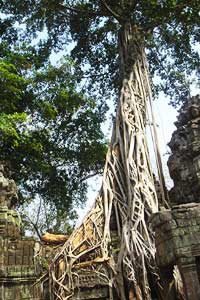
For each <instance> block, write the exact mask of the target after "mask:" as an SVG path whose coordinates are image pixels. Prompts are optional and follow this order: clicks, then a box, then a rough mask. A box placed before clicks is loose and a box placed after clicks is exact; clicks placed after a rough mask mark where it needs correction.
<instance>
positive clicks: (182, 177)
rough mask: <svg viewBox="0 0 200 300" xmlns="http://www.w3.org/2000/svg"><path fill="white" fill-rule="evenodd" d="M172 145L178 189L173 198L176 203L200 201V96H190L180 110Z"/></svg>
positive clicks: (170, 163)
mask: <svg viewBox="0 0 200 300" xmlns="http://www.w3.org/2000/svg"><path fill="white" fill-rule="evenodd" d="M175 125H176V127H177V129H176V131H175V132H174V133H173V135H172V139H171V141H170V143H169V147H170V149H171V151H172V154H171V156H170V158H169V160H168V167H169V172H170V176H171V178H172V179H173V181H174V188H172V189H171V191H170V199H171V200H172V202H173V203H175V204H182V203H188V202H197V201H198V202H200V197H199V195H200V96H199V95H198V96H195V97H192V98H190V99H188V100H187V101H186V102H185V104H184V105H183V106H182V108H181V109H180V112H179V116H178V120H177V122H176V123H175Z"/></svg>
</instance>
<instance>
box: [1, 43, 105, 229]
mask: <svg viewBox="0 0 200 300" xmlns="http://www.w3.org/2000/svg"><path fill="white" fill-rule="evenodd" d="M1 46H2V51H1V54H0V56H1V58H0V74H1V80H0V134H1V140H0V148H1V155H0V159H1V160H3V161H5V162H6V163H7V164H8V165H10V169H11V170H12V172H13V177H14V179H15V180H16V182H17V184H18V185H19V189H20V199H19V200H20V203H21V204H22V203H24V202H26V204H27V202H29V203H30V202H32V201H33V200H34V199H38V201H37V202H40V200H39V199H42V207H44V206H45V207H46V208H48V209H46V214H47V212H48V215H49V213H50V214H51V221H52V216H54V222H52V224H49V227H51V229H54V230H55V229H56V231H59V230H61V228H62V226H61V225H62V224H61V223H63V221H65V223H66V220H69V219H70V218H71V219H73V218H74V217H75V216H76V210H75V209H73V207H74V206H75V205H77V206H78V205H81V204H83V203H84V201H85V200H86V193H87V181H86V180H87V178H89V177H91V176H93V175H96V174H98V173H101V172H102V167H103V161H104V155H105V151H106V143H105V140H104V136H103V133H102V131H101V128H100V124H101V122H102V121H103V119H104V108H103V107H102V106H101V107H98V105H96V104H95V102H94V100H92V99H91V98H89V97H86V96H85V95H84V94H83V93H81V92H78V90H77V83H76V80H75V77H74V75H73V69H74V66H73V64H72V62H71V61H70V60H69V59H68V58H65V59H63V60H62V62H60V63H59V64H58V65H57V66H56V67H55V66H52V65H51V64H50V63H47V64H46V65H45V66H43V67H42V66H41V64H38V65H40V66H41V67H40V68H39V69H38V68H37V67H36V62H37V63H38V59H40V57H39V58H38V55H35V56H34V53H33V50H34V49H32V47H28V48H27V47H25V46H24V48H23V47H20V48H19V49H12V50H10V49H9V47H7V46H6V44H3V43H2V45H1ZM38 207H39V208H41V205H38ZM39 213H41V210H40V211H39V212H38V214H37V215H39ZM32 215H33V214H32ZM47 219H48V218H47ZM62 219H63V221H62ZM43 220H46V218H44V219H43ZM61 221H62V222H61ZM48 223H50V222H47V224H46V226H43V230H44V229H46V230H47V229H50V228H48Z"/></svg>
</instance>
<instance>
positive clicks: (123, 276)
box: [50, 24, 158, 300]
mask: <svg viewBox="0 0 200 300" xmlns="http://www.w3.org/2000/svg"><path fill="white" fill-rule="evenodd" d="M119 51H120V59H121V63H120V65H121V77H122V86H121V91H120V96H119V103H118V108H117V113H116V120H115V123H114V127H113V134H112V139H111V143H110V147H109V150H108V153H107V157H106V163H105V168H104V173H103V179H102V187H101V189H100V192H99V194H98V196H97V198H96V201H95V204H94V206H93V208H92V209H91V210H90V212H89V213H88V214H87V216H86V218H85V219H84V221H83V223H82V225H81V226H80V227H79V228H78V229H76V230H75V231H74V232H73V233H72V235H71V236H70V238H69V239H68V241H67V242H66V243H65V245H64V246H63V249H62V250H61V251H60V252H59V253H58V254H57V255H56V256H55V259H54V261H53V262H52V264H51V267H50V280H51V287H52V290H51V293H52V297H54V298H53V299H63V300H64V299H71V298H73V294H74V292H75V290H76V289H77V288H80V287H82V286H84V276H85V278H86V279H85V280H86V283H85V284H86V286H87V287H88V286H90V285H93V286H94V285H108V287H109V290H110V294H109V297H110V299H116V298H113V288H115V290H116V291H117V294H118V297H119V299H122V300H125V299H127V293H129V296H130V294H131V295H133V297H135V298H133V299H138V300H139V299H140V300H141V299H143V300H145V299H151V291H150V287H149V280H148V278H147V269H148V271H150V273H151V271H152V273H153V272H154V271H155V270H154V266H155V263H154V255H155V246H154V238H153V234H152V232H151V229H150V227H149V225H148V220H149V217H150V216H151V215H152V213H154V212H157V211H158V201H157V196H156V192H155V187H154V182H153V175H152V171H151V167H150V161H149V154H148V149H147V141H146V137H145V122H146V103H147V100H148V97H149V96H150V90H149V87H150V84H149V78H148V70H147V64H146V56H145V51H144V47H143V43H142V39H140V33H139V32H137V31H136V30H135V29H134V28H133V27H131V26H130V25H129V24H127V25H126V26H124V28H123V30H121V32H120V35H119ZM87 278H88V280H87ZM125 286H126V288H125ZM127 291H128V292H127ZM53 295H54V296H53Z"/></svg>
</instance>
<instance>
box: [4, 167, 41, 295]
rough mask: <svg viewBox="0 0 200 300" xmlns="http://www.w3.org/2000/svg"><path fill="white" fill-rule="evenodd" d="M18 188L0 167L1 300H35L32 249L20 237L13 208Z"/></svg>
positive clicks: (18, 219) (17, 215) (20, 224)
mask: <svg viewBox="0 0 200 300" xmlns="http://www.w3.org/2000/svg"><path fill="white" fill-rule="evenodd" d="M16 202H17V187H16V184H15V182H14V181H13V180H12V179H9V178H7V175H6V172H5V170H4V166H3V165H2V164H0V300H14V299H15V300H29V299H30V300H38V299H39V298H38V295H37V292H36V289H35V288H34V282H35V281H36V277H37V274H36V267H35V265H34V245H35V241H34V240H33V239H32V238H25V237H24V236H22V234H21V228H22V222H21V218H20V216H19V214H18V212H17V211H15V210H14V206H15V204H16Z"/></svg>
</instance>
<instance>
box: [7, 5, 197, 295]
mask: <svg viewBox="0 0 200 300" xmlns="http://www.w3.org/2000/svg"><path fill="white" fill-rule="evenodd" d="M199 8H200V4H199V1H195V0H190V1H188V0H185V1H184V0H183V1H179V0H173V1H172V0H165V1H164V0H163V1H155V0H152V1H151V0H150V1H149V0H142V1H137V0H128V1H126V0H119V1H118V0H117V1H112V0H107V1H106V0H99V1H98V0H96V1H84V0H82V1H53V0H51V1H44V0H43V1H35V2H31V5H30V3H29V1H27V2H23V3H22V2H17V3H16V1H5V2H3V3H2V9H3V11H4V12H5V13H11V14H13V16H14V17H15V19H16V20H21V19H23V21H24V22H26V24H27V28H28V30H29V33H30V34H31V33H32V32H36V30H38V29H39V30H41V29H43V28H46V29H47V31H48V33H49V40H48V43H49V45H52V47H58V48H59V47H62V45H63V44H65V43H66V42H68V41H69V39H71V40H73V41H74V42H75V46H74V48H73V50H72V56H73V57H74V58H75V59H76V61H77V63H78V65H79V66H80V69H79V74H82V73H83V72H84V73H85V76H86V77H88V81H87V82H86V85H87V86H88V91H90V92H91V93H93V94H94V95H95V94H96V93H95V91H96V90H97V89H98V90H99V92H100V95H101V96H104V97H107V95H108V93H109V94H110V93H111V91H112V92H113V91H115V94H116V96H118V97H119V101H118V109H117V118H116V122H115V126H114V132H113V136H112V142H111V147H110V151H109V153H108V156H107V160H106V166H105V171H104V180H103V186H102V190H101V191H100V195H99V197H98V200H97V204H96V205H97V206H98V207H100V209H101V212H102V213H103V218H104V222H103V223H102V227H101V229H102V232H103V234H102V235H101V234H100V236H99V238H97V239H96V240H95V243H96V246H97V247H99V248H100V252H101V255H102V257H103V258H108V256H109V242H110V238H111V237H110V218H111V213H114V215H115V218H116V224H117V229H118V234H119V236H120V240H121V247H120V252H119V255H118V259H117V262H116V263H115V265H114V266H113V268H114V270H115V271H117V272H116V273H114V274H117V276H116V278H115V279H116V281H117V282H118V285H117V286H118V293H119V297H120V299H127V297H128V296H127V293H126V289H125V285H126V283H128V286H129V287H131V289H132V291H133V294H134V297H135V298H136V299H151V297H152V295H151V287H150V283H149V276H148V272H147V271H148V269H150V270H151V271H153V272H152V273H154V268H153V267H154V266H155V260H154V254H155V247H154V241H153V236H152V233H151V230H150V229H149V228H148V226H147V222H148V220H149V216H150V215H151V214H152V213H153V212H155V211H157V210H158V203H157V199H156V194H155V189H154V186H153V178H152V174H151V170H150V166H149V158H148V151H147V148H146V140H145V135H144V128H145V123H146V102H147V100H148V99H151V97H152V96H151V87H152V82H151V80H150V79H151V77H152V76H153V75H159V76H160V77H161V83H160V84H159V86H157V88H155V87H154V92H156V91H157V90H163V91H164V92H165V93H166V94H168V95H170V96H171V98H172V102H173V104H174V105H176V104H178V103H179V102H181V101H184V99H185V97H187V96H188V95H189V86H190V81H189V79H190V75H191V74H192V72H193V71H198V68H199V63H200V61H199V55H198V52H197V51H196V50H195V47H194V45H195V43H196V42H199V26H200V25H199ZM183 40H184V42H183ZM147 61H148V66H147ZM82 66H83V68H81V67H82ZM97 78H98V80H97ZM94 80H95V81H94ZM94 82H95V84H94ZM96 97H99V95H96ZM116 98H117V97H116ZM113 211H114V212H113ZM70 242H72V240H70ZM81 245H82V244H81ZM68 247H69V248H68ZM71 247H72V246H71V244H67V245H66V248H67V249H70V251H72V248H71ZM79 247H80V248H79V249H80V253H79V255H77V259H78V258H79V259H80V257H81V249H82V248H81V246H80V245H79ZM74 249H76V250H77V245H74ZM90 250H91V249H90ZM67 253H68V252H67ZM70 253H71V252H70ZM76 253H77V251H76ZM68 259H69V262H70V263H71V264H72V265H73V264H74V263H75V261H76V257H74V256H73V257H71V260H70V255H68ZM122 273H123V276H124V279H125V280H122V277H120V274H121V275H122ZM66 276H67V275H66ZM114 277H115V276H114ZM62 278H63V276H62ZM70 278H71V277H70ZM70 278H69V279H70ZM120 278H121V279H120ZM119 279H120V280H119ZM60 280H61V279H60ZM58 282H59V280H58V281H57V283H58ZM68 282H69V284H68V285H69V286H68V287H67V288H66V289H63V287H62V282H61V287H60V290H63V294H62V295H65V293H66V291H70V290H71V289H73V283H71V281H70V280H69V281H68ZM124 284H125V285H124ZM63 297H64V296H63Z"/></svg>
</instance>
